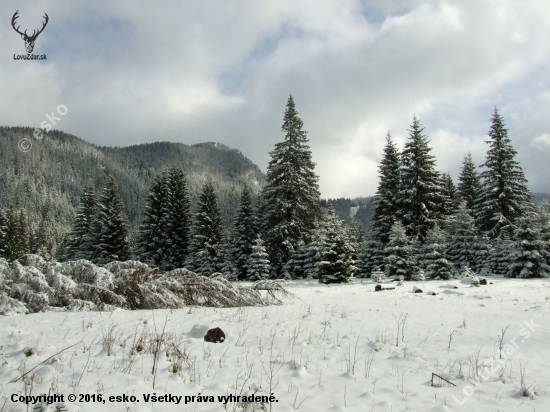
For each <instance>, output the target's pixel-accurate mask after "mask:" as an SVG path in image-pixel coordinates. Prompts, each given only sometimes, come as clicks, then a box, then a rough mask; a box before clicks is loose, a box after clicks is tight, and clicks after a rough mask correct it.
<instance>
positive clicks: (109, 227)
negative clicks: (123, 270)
mask: <svg viewBox="0 0 550 412" xmlns="http://www.w3.org/2000/svg"><path fill="white" fill-rule="evenodd" d="M94 232H95V233H94V235H95V239H94V240H95V242H94V244H95V253H94V256H93V257H92V261H93V262H95V263H99V264H105V263H109V262H111V261H114V260H119V261H125V260H128V259H129V258H130V249H129V245H128V230H127V226H126V218H125V216H124V205H123V203H122V200H121V199H120V195H119V193H118V183H117V181H116V180H115V178H114V177H113V176H109V178H108V179H107V182H106V184H105V187H104V188H103V192H102V194H101V197H100V201H99V204H98V209H97V216H96V219H95V222H94Z"/></svg>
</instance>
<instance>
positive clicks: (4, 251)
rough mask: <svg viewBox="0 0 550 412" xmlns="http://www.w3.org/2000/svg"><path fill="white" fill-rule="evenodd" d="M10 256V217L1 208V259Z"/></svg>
mask: <svg viewBox="0 0 550 412" xmlns="http://www.w3.org/2000/svg"><path fill="white" fill-rule="evenodd" d="M7 256H8V217H7V216H6V213H5V212H4V209H2V206H0V258H7Z"/></svg>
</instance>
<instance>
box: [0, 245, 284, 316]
mask: <svg viewBox="0 0 550 412" xmlns="http://www.w3.org/2000/svg"><path fill="white" fill-rule="evenodd" d="M260 290H265V291H267V295H266V296H265V297H264V296H262V294H261V293H260ZM292 296H293V295H292V294H291V293H290V292H288V291H286V289H284V288H283V287H282V286H281V285H280V284H279V283H277V282H270V281H261V282H257V283H255V284H254V285H253V286H252V287H242V286H238V285H235V284H232V283H231V282H230V281H229V280H228V279H227V278H226V277H225V276H224V275H221V274H219V273H216V274H214V275H211V276H210V277H205V276H200V275H197V274H196V273H194V272H191V271H190V270H187V269H184V268H181V269H174V270H172V271H170V272H164V273H163V272H158V271H156V270H155V269H153V268H150V267H149V266H148V265H146V264H145V263H142V262H138V261H135V260H129V261H126V262H111V263H109V264H107V265H105V266H103V267H101V266H97V265H94V264H93V263H91V262H89V261H87V260H76V261H70V262H65V263H57V262H47V261H45V260H44V259H42V258H41V257H40V256H36V255H25V256H23V257H22V258H20V259H18V260H15V261H14V262H12V263H11V264H9V263H8V262H7V261H6V260H5V259H0V314H1V315H15V314H24V313H29V312H30V313H36V312H43V311H47V310H55V311H59V310H62V311H98V310H99V311H105V310H107V311H112V310H114V309H116V308H122V309H177V308H182V307H185V306H211V307H238V306H268V305H279V304H281V303H282V299H283V298H288V297H292Z"/></svg>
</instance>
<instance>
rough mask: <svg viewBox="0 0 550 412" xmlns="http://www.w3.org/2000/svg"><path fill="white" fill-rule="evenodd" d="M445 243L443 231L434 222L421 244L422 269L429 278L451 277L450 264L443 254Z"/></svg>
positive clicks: (445, 247)
mask: <svg viewBox="0 0 550 412" xmlns="http://www.w3.org/2000/svg"><path fill="white" fill-rule="evenodd" d="M446 249H447V243H446V239H445V232H443V230H441V229H440V228H439V226H438V225H437V224H436V225H435V226H434V227H433V228H432V229H430V230H428V233H427V234H426V240H425V241H424V244H423V245H422V250H423V253H422V255H423V261H422V269H423V270H424V272H425V274H426V277H427V278H429V279H445V280H447V279H451V278H452V266H451V264H450V263H449V261H448V260H447V258H446V256H445V251H446Z"/></svg>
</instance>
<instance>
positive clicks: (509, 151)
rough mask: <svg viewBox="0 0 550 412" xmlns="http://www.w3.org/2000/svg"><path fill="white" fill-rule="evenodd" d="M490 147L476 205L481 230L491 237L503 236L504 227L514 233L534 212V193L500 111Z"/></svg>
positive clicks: (494, 124)
mask: <svg viewBox="0 0 550 412" xmlns="http://www.w3.org/2000/svg"><path fill="white" fill-rule="evenodd" d="M491 122H492V124H491V130H490V131H489V140H488V141H486V142H487V143H488V144H489V150H488V151H487V155H486V157H485V158H486V161H485V163H484V164H483V165H481V166H480V167H485V168H486V169H487V170H485V171H484V172H482V173H481V175H480V178H481V180H482V188H481V190H480V192H479V195H478V197H477V198H476V202H475V205H474V216H475V218H476V224H477V226H478V227H479V229H480V230H481V231H482V232H484V233H486V234H487V235H488V236H489V238H491V239H496V238H499V237H500V236H501V232H502V230H503V229H509V230H510V232H511V231H512V230H513V228H514V226H515V225H516V222H517V220H518V219H519V218H520V217H521V216H522V214H523V213H524V211H525V212H527V211H533V210H534V206H533V204H532V202H531V193H530V192H529V190H528V189H527V179H525V176H524V174H523V169H522V168H521V167H520V166H519V163H518V162H517V161H516V160H515V159H514V158H515V156H516V154H517V152H516V151H515V150H514V148H513V147H512V145H511V141H510V138H509V137H508V130H507V129H506V128H505V124H504V121H503V119H502V117H501V116H500V114H499V113H498V110H497V109H496V108H495V111H494V112H493V116H492V117H491Z"/></svg>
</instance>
